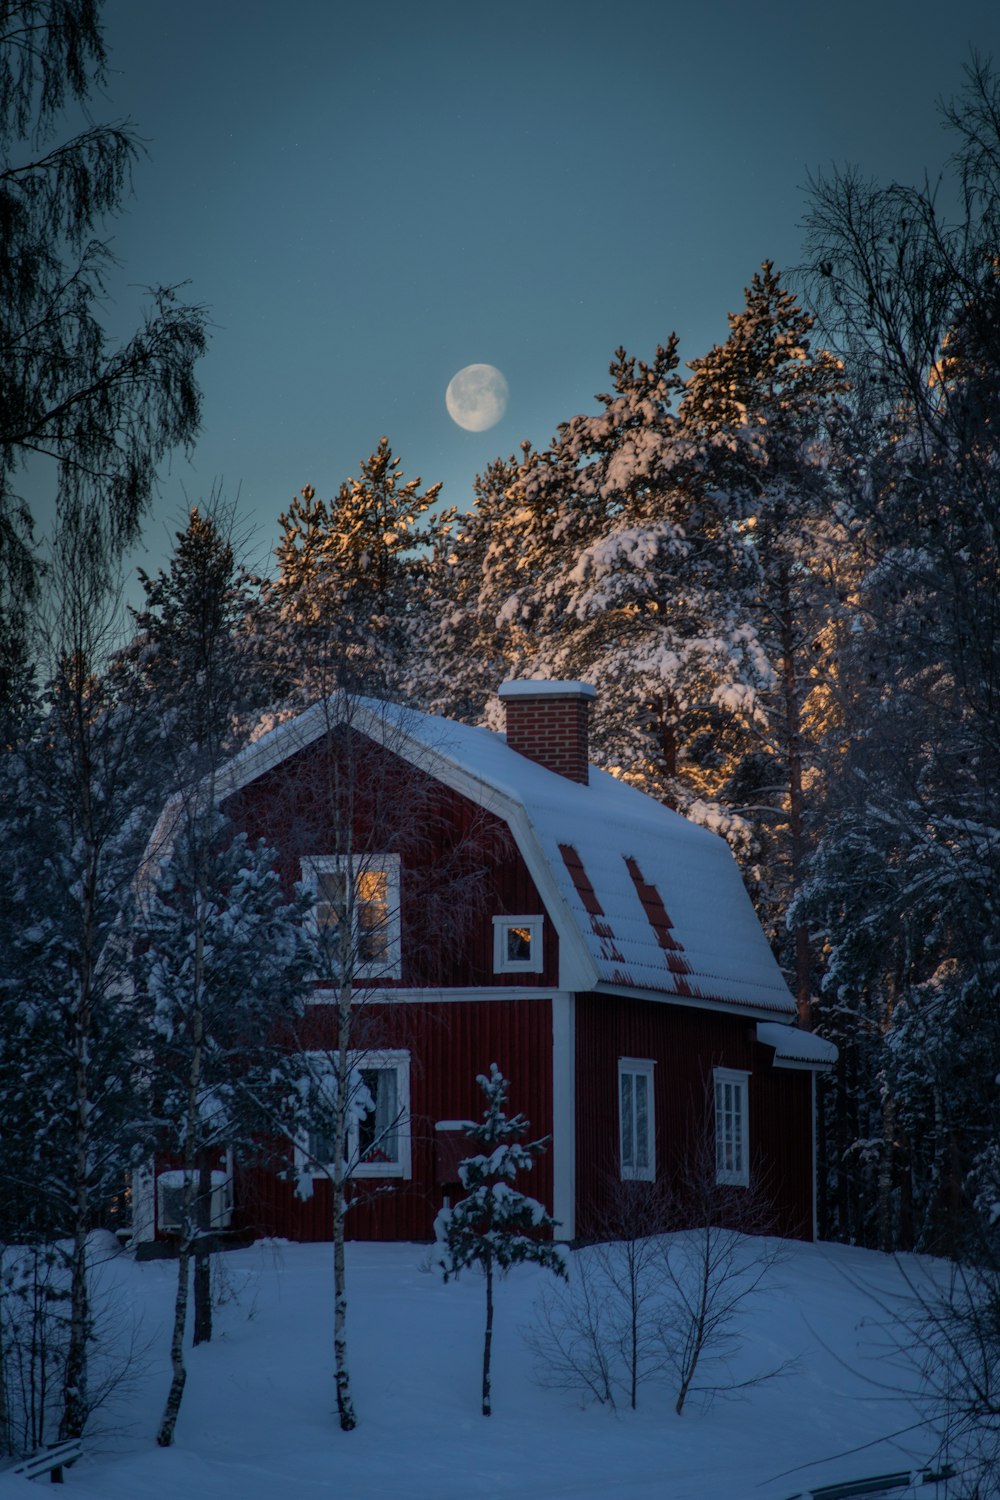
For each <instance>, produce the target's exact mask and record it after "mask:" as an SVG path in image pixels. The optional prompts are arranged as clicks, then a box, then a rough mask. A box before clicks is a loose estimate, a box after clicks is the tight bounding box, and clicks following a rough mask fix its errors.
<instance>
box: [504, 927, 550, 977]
mask: <svg viewBox="0 0 1000 1500" xmlns="http://www.w3.org/2000/svg"><path fill="white" fill-rule="evenodd" d="M543 922H544V919H543V918H542V917H540V916H533V917H494V918H493V968H494V970H495V972H496V973H497V974H540V973H541V971H542V927H543Z"/></svg>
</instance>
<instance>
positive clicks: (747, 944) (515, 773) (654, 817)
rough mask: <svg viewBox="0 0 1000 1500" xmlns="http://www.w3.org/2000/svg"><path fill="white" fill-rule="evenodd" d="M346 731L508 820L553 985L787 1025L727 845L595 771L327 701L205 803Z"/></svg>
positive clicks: (249, 754) (251, 749) (278, 733)
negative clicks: (545, 938)
mask: <svg viewBox="0 0 1000 1500" xmlns="http://www.w3.org/2000/svg"><path fill="white" fill-rule="evenodd" d="M344 722H350V724H351V725H352V727H353V728H355V729H357V730H359V731H360V732H361V733H363V734H366V735H368V736H369V737H370V738H371V739H373V740H375V741H377V742H379V743H382V744H387V745H388V746H389V747H390V748H391V749H392V750H393V752H394V753H395V754H397V755H402V756H403V757H404V758H406V759H408V760H410V761H411V762H413V763H415V764H419V765H421V766H422V767H423V768H424V769H426V770H427V771H428V773H429V774H431V775H433V776H434V777H435V778H436V779H438V780H440V781H442V782H444V783H445V784H446V785H449V786H451V787H453V788H454V789H455V790H456V791H458V792H460V793H461V794H462V795H463V796H466V797H468V798H470V799H471V800H473V801H475V802H477V803H478V804H479V805H481V806H483V807H485V808H487V809H489V810H490V811H492V812H494V813H496V814H497V815H498V816H500V817H501V818H503V819H504V820H505V821H506V823H507V824H508V826H509V827H510V829H511V832H512V834H513V836H514V839H515V841H516V843H517V845H518V848H519V850H520V852H521V855H522V857H523V858H524V860H525V863H526V864H527V866H528V869H529V871H530V873H531V875H532V878H533V879H534V881H535V884H536V886H537V887H538V889H539V892H540V894H541V896H542V899H543V901H544V902H545V906H546V909H547V911H548V912H549V915H550V916H551V918H552V920H553V922H554V923H555V925H556V929H557V931H558V933H559V938H560V955H561V964H560V969H561V972H560V985H561V987H562V988H564V989H568V990H593V989H607V990H614V991H616V992H621V991H623V990H624V991H627V992H630V993H633V994H637V995H639V996H648V997H649V998H652V999H670V998H674V999H677V1000H681V1001H684V1002H686V1003H689V1004H690V1003H694V1004H698V1003H705V1002H708V1003H711V1004H715V1005H718V1004H722V1005H725V1006H726V1007H727V1008H729V1007H732V1008H737V1009H741V1010H746V1011H747V1012H748V1013H750V1014H757V1015H761V1014H762V1015H763V1016H765V1017H766V1016H769V1015H770V1016H788V1017H793V1016H794V1014H795V1003H794V1000H793V999H792V996H791V994H790V992H789V990H788V986H787V985H786V984H785V981H784V979H783V977H782V975H781V971H780V970H779V968H778V965H777V963H776V962H775V959H774V956H773V954H772V953H771V950H770V948H769V946H768V943H767V940H766V938H765V937H764V934H763V931H762V930H761V927H760V924H759V922H758V921H757V917H756V914H755V912H754V909H753V906H752V905H751V902H750V898H749V896H748V895H747V893H746V890H745V888H744V886H743V881H742V879H741V876H740V873H739V869H738V867H737V865H736V861H735V859H734V858H733V855H732V852H731V851H730V849H729V847H728V845H727V844H726V843H725V842H724V841H723V840H722V839H721V838H719V837H718V836H717V835H716V834H713V833H710V832H709V831H708V830H707V829H704V828H699V827H697V826H696V825H695V824H693V823H690V822H688V820H687V819H686V818H683V817H681V816H680V815H679V814H677V813H675V812H672V811H670V809H669V808H666V807H663V806H661V805H660V804H659V803H657V802H654V801H653V800H652V799H651V798H649V797H647V796H645V795H644V794H643V793H642V792H639V791H636V790H635V789H634V788H632V787H630V786H627V785H626V784H625V783H624V782H621V781H618V780H616V779H615V778H614V777H613V776H609V775H608V774H607V773H605V772H603V771H600V770H597V769H596V768H595V767H593V766H592V767H591V768H590V784H589V785H587V786H584V785H581V784H579V783H577V782H574V781H570V780H569V779H568V778H566V777H564V776H560V775H558V774H557V773H556V772H554V771H549V770H547V769H546V768H545V767H543V766H540V765H537V764H536V763H535V762H534V761H532V760H529V759H528V758H527V757H526V756H523V755H521V754H519V753H518V752H517V751H515V750H512V749H510V747H509V746H508V745H507V743H506V740H505V738H504V736H503V735H501V734H496V733H493V732H492V731H490V730H487V729H477V728H471V727H470V726H469V725H466V724H458V723H455V722H454V721H452V720H450V719H443V718H438V717H433V716H431V715H428V714H423V713H419V712H417V711H416V710H413V709H409V708H406V707H402V706H399V705H394V704H386V703H379V702H375V701H374V700H371V699H361V700H359V699H357V698H354V699H351V700H346V699H344V700H340V699H337V698H334V699H328V700H325V701H324V702H321V703H317V704H314V705H313V706H312V707H311V708H309V709H307V710H306V712H305V713H304V714H301V715H299V717H298V718H296V719H293V720H290V721H288V722H286V723H284V724H281V725H279V726H278V727H277V728H276V729H274V730H272V731H271V732H270V733H269V734H267V735H265V736H264V737H263V738H262V739H260V740H259V741H257V742H256V743H255V744H253V745H250V746H248V747H247V749H246V750H244V751H243V752H242V753H241V754H240V755H238V756H237V757H236V758H235V760H233V761H232V762H230V764H229V766H228V767H226V768H225V770H224V771H223V772H222V773H221V774H220V776H219V777H218V779H217V783H216V795H217V796H218V798H219V799H220V800H221V799H222V798H223V797H225V796H227V795H229V794H230V793H231V792H233V791H236V790H237V789H238V788H239V787H242V786H245V785H246V784H247V783H248V782H250V781H253V780H256V779H257V777H259V776H261V775H263V774H264V772H265V771H267V770H268V769H270V768H271V767H272V766H274V765H277V764H278V763H280V762H281V761H283V760H285V759H287V758H288V757H289V756H291V755H293V754H295V753H297V752H298V751H299V750H301V749H302V748H304V746H306V745H307V744H309V743H311V742H312V741H313V740H314V739H317V738H318V737H320V736H321V735H322V734H324V733H325V732H326V731H327V730H328V729H329V728H331V727H332V726H333V725H334V724H340V723H344Z"/></svg>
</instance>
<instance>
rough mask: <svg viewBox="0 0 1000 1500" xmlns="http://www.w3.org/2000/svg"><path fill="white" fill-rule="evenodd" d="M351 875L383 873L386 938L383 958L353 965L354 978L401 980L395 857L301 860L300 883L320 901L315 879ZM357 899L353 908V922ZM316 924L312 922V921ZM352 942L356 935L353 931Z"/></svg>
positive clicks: (338, 856)
mask: <svg viewBox="0 0 1000 1500" xmlns="http://www.w3.org/2000/svg"><path fill="white" fill-rule="evenodd" d="M330 873H334V874H343V875H351V876H353V878H354V880H355V881H357V878H358V876H359V875H365V874H384V875H385V877H386V926H387V929H388V932H387V938H386V955H385V958H384V959H382V960H380V961H378V962H373V963H360V962H359V963H356V964H355V966H354V973H353V976H352V977H353V978H355V979H401V978H402V973H403V962H402V939H401V923H400V907H399V898H400V872H399V855H398V854H364V855H352V854H314V855H311V856H309V857H308V858H305V859H303V861H302V881H303V884H304V885H306V886H307V887H308V888H309V890H310V891H312V892H313V893H314V896H315V897H316V899H317V900H318V899H319V881H318V879H317V876H319V875H326V874H330ZM357 911H358V905H357V897H355V902H354V905H353V907H352V913H353V914H354V917H355V919H356V916H357ZM314 925H315V919H314ZM355 940H357V933H356V932H355Z"/></svg>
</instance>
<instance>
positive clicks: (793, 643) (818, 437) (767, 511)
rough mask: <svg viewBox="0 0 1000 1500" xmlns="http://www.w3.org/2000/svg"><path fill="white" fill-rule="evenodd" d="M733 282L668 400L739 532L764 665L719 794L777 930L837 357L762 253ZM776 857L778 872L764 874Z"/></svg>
mask: <svg viewBox="0 0 1000 1500" xmlns="http://www.w3.org/2000/svg"><path fill="white" fill-rule="evenodd" d="M745 296H746V301H745V306H744V308H743V310H742V311H741V312H739V313H731V314H730V316H729V336H728V338H727V339H726V342H725V343H724V344H721V345H716V347H715V348H714V349H712V350H711V351H710V352H709V353H708V354H706V355H704V356H703V357H702V358H700V359H696V360H693V361H692V362H691V365H690V369H691V372H692V373H691V378H690V380H689V381H688V383H687V387H686V389H685V393H684V401H683V405H682V408H681V413H682V416H683V418H684V421H685V423H686V425H687V428H688V430H689V432H690V434H691V438H692V440H693V441H696V442H698V443H699V444H701V445H703V446H704V449H705V454H706V458H705V463H706V471H707V478H708V482H709V483H710V484H712V485H713V486H715V487H716V488H718V489H720V490H723V491H724V492H725V493H726V495H727V497H728V501H729V510H730V515H731V521H732V525H733V526H734V528H736V530H737V531H738V532H739V534H740V537H741V540H742V550H741V553H740V563H741V567H740V569H739V571H738V572H734V574H733V576H732V578H731V581H730V599H731V607H734V608H735V610H736V612H737V614H738V615H739V616H740V617H741V618H743V619H745V620H746V621H747V622H748V626H750V627H751V628H752V629H753V632H754V635H755V638H756V640H757V642H758V643H759V645H760V647H761V649H762V650H763V651H764V652H765V653H766V656H767V659H768V661H769V662H770V665H771V669H772V674H771V678H770V682H769V683H768V684H767V685H766V686H762V690H761V691H758V692H757V694H756V695H755V697H754V699H753V710H754V711H753V713H752V715H748V716H747V717H746V729H747V731H749V732H750V733H752V735H753V737H754V739H755V740H756V748H757V753H756V755H754V756H752V757H751V756H748V757H747V759H746V760H743V761H741V764H740V765H739V767H738V770H737V774H736V776H735V777H734V782H733V784H732V785H731V786H730V788H729V789H728V798H729V799H732V800H735V797H736V796H737V795H741V794H742V796H744V797H745V798H746V800H747V802H748V803H749V804H750V806H751V807H752V813H751V817H752V819H753V821H754V822H755V823H756V824H757V826H758V828H759V830H760V831H759V833H758V835H757V837H758V845H759V848H760V852H761V853H762V854H765V859H766V862H767V863H768V864H769V865H770V866H771V867H772V890H771V893H770V902H769V904H770V905H771V911H770V912H769V913H768V914H767V915H768V916H769V919H770V920H769V921H768V926H769V928H770V930H771V932H772V935H773V936H775V937H776V938H779V939H780V936H781V932H782V928H783V925H784V922H783V918H784V913H785V911H786V910H787V907H788V904H789V902H790V900H791V898H792V896H793V894H794V892H795V891H796V889H797V888H798V887H799V885H800V884H801V882H802V879H803V876H804V871H805V860H806V853H807V849H808V837H809V836H808V829H807V823H808V808H807V792H808V788H809V786H810V784H815V781H816V778H817V775H818V774H819V767H820V760H821V754H820V750H819V745H818V743H816V742H817V739H818V738H819V737H821V736H822V734H823V732H824V730H825V728H826V727H827V725H828V723H829V720H830V714H831V701H830V700H831V694H832V692H833V690H834V685H835V677H836V664H835V659H834V651H833V647H834V645H835V642H836V641H837V639H838V638H839V636H838V628H837V627H838V622H839V616H840V604H841V601H842V599H843V597H844V595H845V592H846V589H847V587H848V582H849V580H850V578H851V561H850V556H851V549H850V532H849V529H848V526H847V524H846V521H847V517H846V508H845V507H844V506H843V504H840V503H839V502H840V501H841V496H840V495H839V494H838V492H837V490H836V488H835V486H834V484H833V483H832V481H831V473H832V470H833V467H834V464H833V460H834V457H835V450H834V434H833V430H832V423H833V421H834V419H835V416H836V407H835V402H836V398H837V397H838V396H840V395H841V394H842V393H843V391H844V388H845V382H844V375H843V366H842V362H841V361H840V360H839V359H838V358H837V357H835V356H834V355H833V354H831V353H829V352H828V351H827V350H825V349H818V350H814V349H813V347H812V343H811V331H812V326H813V321H814V320H813V318H812V316H811V315H810V314H809V313H807V312H805V311H804V310H803V309H802V308H801V307H800V306H799V305H798V303H797V302H796V300H795V298H794V297H793V296H792V294H791V293H790V292H788V291H787V290H786V289H785V288H784V287H783V286H782V284H781V277H780V275H779V273H778V272H776V271H775V269H774V267H773V265H772V263H771V262H770V261H765V262H764V265H763V266H762V268H761V270H760V272H758V273H757V274H756V275H755V276H754V278H753V281H752V282H751V284H750V286H749V287H748V288H747V290H746V294H745ZM810 741H813V742H814V743H812V744H811V743H810ZM749 748H750V747H749V746H748V749H749ZM748 772H749V775H748V774H747V773H748ZM748 811H749V808H748ZM769 825H770V826H769ZM765 851H766V853H765ZM779 862H780V864H781V865H782V866H783V867H784V871H785V873H784V878H783V879H781V878H778V879H775V878H774V873H773V869H774V866H775V865H777V864H778V863H779ZM793 937H794V951H793V953H792V954H790V955H789V956H788V957H789V967H790V968H792V969H794V973H795V991H796V998H797V1001H798V1007H799V1017H800V1021H801V1022H802V1024H804V1025H808V1024H809V1022H810V1007H811V997H812V989H813V979H812V959H811V954H810V950H809V942H808V935H807V932H806V929H805V928H804V927H803V926H801V925H800V926H799V927H798V928H797V929H796V931H795V933H794V934H793Z"/></svg>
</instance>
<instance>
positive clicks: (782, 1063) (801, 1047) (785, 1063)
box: [757, 1021, 837, 1068]
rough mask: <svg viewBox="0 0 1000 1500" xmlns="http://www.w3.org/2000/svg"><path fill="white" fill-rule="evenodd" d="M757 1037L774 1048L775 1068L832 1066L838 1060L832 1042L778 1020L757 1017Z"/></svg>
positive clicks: (767, 1045)
mask: <svg viewBox="0 0 1000 1500" xmlns="http://www.w3.org/2000/svg"><path fill="white" fill-rule="evenodd" d="M757 1040H758V1042H763V1043H764V1045H765V1047H773V1048H774V1066H775V1067H776V1068H832V1067H833V1064H834V1063H835V1062H836V1061H837V1048H836V1047H835V1046H834V1044H833V1042H828V1041H826V1039H825V1038H824V1037H821V1036H814V1035H813V1033H812V1032H811V1031H800V1030H799V1028H798V1027H797V1026H783V1025H782V1024H781V1022H780V1021H758V1022H757Z"/></svg>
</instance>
